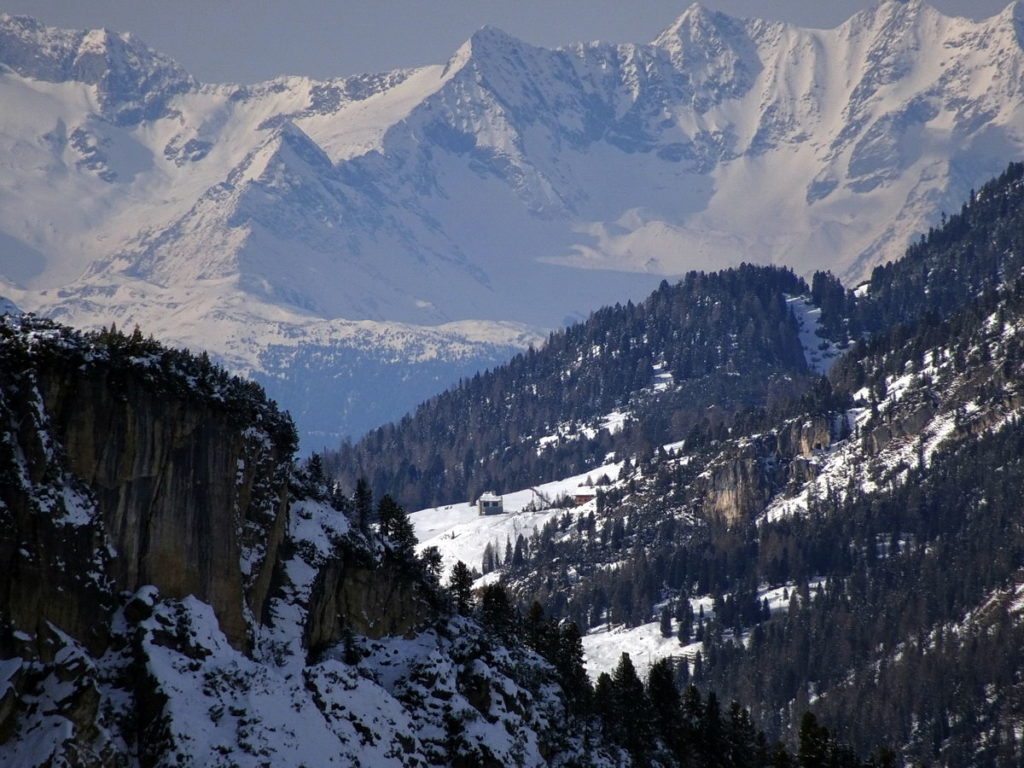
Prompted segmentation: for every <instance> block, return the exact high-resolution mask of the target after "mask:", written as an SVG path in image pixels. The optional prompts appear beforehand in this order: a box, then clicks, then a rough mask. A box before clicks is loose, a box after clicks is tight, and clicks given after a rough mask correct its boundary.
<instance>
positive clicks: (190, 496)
mask: <svg viewBox="0 0 1024 768" xmlns="http://www.w3.org/2000/svg"><path fill="white" fill-rule="evenodd" d="M53 333H55V334H57V332H53ZM63 341H65V340H64V339H61V338H60V336H59V334H57V335H54V336H53V337H52V338H50V339H46V340H43V341H41V342H40V343H39V344H37V345H36V346H35V347H34V348H33V347H29V348H28V349H27V350H25V351H26V352H27V353H28V356H29V360H30V361H31V362H32V366H31V368H28V369H25V370H23V371H22V372H21V373H20V375H18V376H17V378H16V379H15V382H12V383H10V384H9V385H8V387H7V389H6V390H5V394H6V398H5V400H6V405H7V407H8V409H9V412H10V416H11V417H17V422H16V423H17V425H18V426H19V428H18V430H17V433H16V438H15V442H14V444H13V445H12V446H11V447H12V448H13V451H14V454H15V455H14V456H13V457H12V459H13V461H14V464H15V466H14V467H11V468H10V471H12V472H14V473H17V472H18V471H21V472H24V473H26V474H27V476H28V478H29V479H30V480H31V481H32V482H33V483H35V484H37V487H38V485H39V484H42V485H43V486H44V487H45V486H47V485H50V486H51V487H50V489H49V490H50V491H52V492H53V493H57V494H59V493H60V489H59V485H60V484H61V483H65V484H66V483H68V482H72V483H73V484H74V487H76V488H77V489H78V493H79V494H80V496H79V497H76V498H75V499H73V500H69V499H68V498H67V496H66V494H65V496H64V498H63V500H61V497H60V495H58V496H57V501H56V504H57V506H58V507H59V506H63V507H64V510H65V515H70V516H72V517H73V516H74V515H76V514H79V515H86V516H88V518H89V526H87V527H86V529H85V530H87V531H88V534H85V533H84V532H82V530H81V529H79V528H78V527H74V526H64V529H66V530H65V531H64V532H62V531H60V530H54V531H50V532H48V533H46V534H45V535H44V534H43V533H42V531H43V530H44V529H45V526H43V525H42V524H41V523H40V521H39V512H40V509H39V506H38V500H37V499H32V498H30V497H27V496H24V495H23V491H22V490H21V489H18V488H16V487H14V486H10V487H8V489H7V491H6V493H5V496H7V497H8V498H5V505H6V508H7V509H6V511H7V512H8V514H9V515H12V516H13V517H14V519H15V525H14V526H13V529H11V530H9V531H8V535H9V536H10V537H11V539H13V541H12V542H11V548H12V560H11V562H12V564H13V570H14V573H15V577H14V579H13V580H12V581H11V583H10V590H9V592H10V595H12V598H11V599H13V600H25V599H26V596H27V595H32V594H36V593H39V590H40V589H47V588H46V587H44V586H43V585H45V583H46V579H47V578H49V577H48V576H47V575H45V574H40V573H39V570H40V566H44V563H43V562H41V561H39V559H38V556H37V553H38V552H39V551H41V550H42V551H49V550H50V549H53V548H56V550H54V557H55V558H56V559H57V560H58V561H62V562H64V563H81V562H83V560H82V555H85V554H86V553H88V554H89V561H90V562H92V563H93V564H94V565H95V567H96V576H97V578H100V577H101V578H102V580H105V581H106V582H107V583H109V586H110V588H111V589H113V590H114V591H115V593H116V592H123V591H128V592H135V591H137V590H138V589H140V588H141V587H143V586H145V585H148V584H153V585H156V586H158V587H159V589H160V590H161V592H162V593H163V594H165V595H167V596H169V597H176V598H183V597H185V596H187V595H194V596H196V597H197V598H199V599H200V600H202V601H204V602H206V603H208V604H210V605H211V606H213V608H214V611H215V612H216V614H217V618H218V621H219V622H220V625H221V627H222V628H223V630H224V632H225V634H226V635H227V636H228V638H230V640H231V642H232V644H233V645H235V646H236V647H239V648H243V647H246V646H247V645H248V644H249V642H250V638H249V626H248V623H247V620H246V614H247V613H249V614H250V615H252V616H259V615H261V613H262V611H263V607H264V603H265V601H266V596H267V590H268V585H269V579H270V573H271V571H272V568H273V564H274V556H275V554H276V550H277V547H278V546H279V544H280V541H281V537H282V535H283V530H284V529H283V520H284V515H285V514H286V512H287V505H286V496H285V494H286V489H287V477H288V470H289V467H290V452H289V451H290V448H289V446H287V445H285V444H281V443H280V442H279V441H276V440H275V438H274V436H272V435H270V434H268V433H267V432H265V431H263V430H260V429H258V428H257V429H250V430H246V431H240V430H239V429H238V428H237V426H236V425H235V424H233V423H232V415H231V411H230V404H229V403H225V402H223V397H222V398H221V399H220V401H218V399H217V398H208V397H203V396H202V395H200V394H199V393H197V392H188V391H185V390H182V391H178V392H175V391H173V389H171V388H170V387H169V381H163V380H160V379H158V378H154V377H153V376H151V375H148V371H147V369H146V367H145V366H143V365H140V364H139V362H140V361H141V360H142V358H137V359H135V361H134V362H125V361H122V363H121V365H118V366H111V365H109V361H108V360H105V359H103V357H102V356H98V359H89V356H88V354H87V353H86V352H85V350H87V349H88V348H87V347H85V346H83V347H75V346H74V345H62V342H63ZM126 353H127V354H130V352H128V351H126ZM19 412H20V413H19ZM12 421H13V418H12ZM12 426H13V425H12ZM19 453H20V456H19V455H18V454H19ZM69 507H70V509H69ZM72 532H73V533H72ZM33 534H34V535H36V536H39V537H41V539H37V540H36V544H37V545H38V546H36V547H24V546H21V544H24V543H25V542H24V541H22V540H21V539H24V537H26V536H32V535H33ZM65 534H66V535H65ZM15 544H17V545H18V546H15ZM68 547H72V548H73V551H66V550H67V548H68ZM58 553H59V554H58ZM51 559H52V558H51ZM43 570H48V569H47V568H45V567H43ZM54 590H55V591H56V592H57V593H58V595H57V596H56V597H57V599H50V598H48V599H45V600H43V599H42V595H41V594H40V599H39V601H38V602H36V601H33V606H34V607H33V608H32V609H26V610H27V612H28V613H29V614H31V615H33V616H34V621H35V623H36V624H45V623H46V622H52V623H54V624H56V625H57V626H59V627H62V628H64V631H66V632H68V633H70V634H71V635H73V636H75V637H85V636H86V635H87V634H88V632H90V631H92V629H93V625H94V624H95V614H94V612H93V611H94V608H95V607H96V605H95V601H93V600H90V601H87V602H86V608H85V615H84V616H81V617H79V618H77V619H76V618H73V617H69V616H66V615H64V614H63V613H62V612H60V611H62V610H63V609H59V608H58V609H57V610H58V612H57V613H51V611H53V610H54V607H55V606H61V605H62V604H63V603H64V602H65V599H71V600H72V601H74V600H76V599H77V595H76V593H77V592H78V590H74V591H72V592H71V593H69V592H68V588H67V586H64V587H63V588H62V589H61V588H57V587H55V588H54ZM47 591H50V590H48V589H47ZM63 595H68V598H64V597H63ZM50 597H53V596H50Z"/></svg>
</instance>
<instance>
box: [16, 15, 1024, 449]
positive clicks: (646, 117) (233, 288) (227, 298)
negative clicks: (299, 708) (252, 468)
mask: <svg viewBox="0 0 1024 768" xmlns="http://www.w3.org/2000/svg"><path fill="white" fill-rule="evenodd" d="M1022 14H1024V11H1022V10H1021V7H1020V6H1019V5H1018V4H1016V3H1014V4H1011V5H1010V6H1008V7H1007V8H1006V10H1005V11H1003V12H1002V13H1001V14H999V15H998V16H995V17H993V18H991V19H988V20H984V21H981V22H971V21H968V20H965V19H959V18H949V17H946V16H943V15H942V14H940V13H938V12H937V11H935V10H934V9H932V8H930V7H929V6H927V5H925V4H924V3H922V2H920V1H919V0H911V1H910V2H895V0H887V1H886V2H883V3H881V4H880V5H877V6H875V7H874V8H871V9H869V10H866V11H863V12H862V13H859V14H857V15H856V16H854V17H853V18H851V19H850V20H848V21H847V22H846V23H844V24H843V25H841V26H840V27H838V28H836V29H833V30H805V29H800V28H796V27H793V26H789V25H786V24H782V23H775V22H764V21H757V20H739V19H733V18H730V17H728V16H725V15H723V14H720V13H715V12H711V11H709V10H707V9H704V8H702V7H700V6H699V5H694V6H692V7H690V8H689V9H687V10H686V11H685V12H684V13H683V14H682V15H681V16H680V17H679V19H678V20H676V21H675V22H674V23H673V24H671V25H670V26H669V27H668V28H667V29H666V30H665V31H664V32H663V33H662V34H661V35H659V36H658V38H657V39H656V40H655V41H654V42H653V43H651V44H648V45H609V44H603V43H589V44H580V45H575V46H570V47H566V48H564V49H558V50H547V49H542V48H537V47H533V46H530V45H527V44H525V43H523V42H521V41H518V40H515V39H514V38H511V37H510V36H508V35H506V34H504V33H503V32H501V31H500V30H496V29H492V28H484V29H482V30H480V31H479V32H477V33H476V34H474V35H473V37H472V38H471V39H470V40H469V41H467V42H466V43H465V44H464V45H463V46H462V47H461V48H460V49H459V50H458V51H456V53H455V54H454V55H453V56H452V58H451V59H450V60H449V61H448V62H446V63H445V64H443V65H441V64H439V65H435V66H428V67H424V68H421V69H416V70H407V71H396V72H391V73H385V74H382V75H373V76H359V77H350V78H342V79H336V80H329V81H313V80H310V79H308V78H301V77H288V78H280V79H277V80H273V81H270V82H266V83H261V84H257V85H252V86H236V85H201V84H198V83H196V82H195V81H194V80H192V79H191V78H190V77H189V76H188V75H187V74H186V73H184V72H183V71H181V69H180V68H178V67H177V66H176V65H175V64H174V63H173V62H171V61H169V60H168V59H166V58H165V57H162V56H160V55H159V54H156V53H154V52H152V51H150V50H149V49H147V48H146V47H145V46H143V45H141V44H140V43H138V42H137V41H135V40H134V39H133V38H131V37H130V36H128V35H118V34H115V33H111V32H108V31H105V30H98V31H91V32H68V31H62V30H54V29H49V28H46V27H43V26H41V25H39V24H37V23H36V22H33V21H31V20H28V19H25V18H21V17H9V16H4V17H2V18H0V64H2V65H3V68H2V70H0V99H2V101H3V103H4V105H5V107H6V108H5V109H4V110H3V114H2V115H0V158H2V161H3V164H4V169H3V170H4V172H3V174H2V175H0V278H2V280H0V290H2V291H3V292H4V293H5V294H7V295H9V296H11V298H13V299H14V300H15V301H16V302H17V303H18V304H19V305H20V306H22V307H23V308H25V309H27V310H30V311H36V312H43V313H46V314H50V315H54V316H57V317H60V318H61V319H62V320H65V321H67V322H73V323H76V324H79V325H82V326H93V327H95V326H100V325H104V324H108V323H109V322H110V321H112V320H116V321H117V322H118V323H119V324H120V325H122V326H123V325H126V324H127V325H131V324H134V323H139V324H140V325H141V326H142V327H143V328H144V329H145V330H147V331H152V332H153V333H155V334H157V335H158V336H160V337H162V338H164V339H167V340H170V341H173V342H176V343H182V344H189V345H191V346H193V347H195V346H202V347H204V348H207V349H209V350H210V351H211V352H213V353H215V354H216V355H218V356H220V357H221V358H222V359H224V360H226V361H228V362H229V363H230V364H231V365H232V366H233V367H235V368H236V369H238V370H241V371H246V372H250V373H255V374H257V375H261V376H262V377H263V378H264V380H265V382H266V383H268V384H270V385H271V388H272V391H273V393H274V394H277V395H279V396H281V397H282V399H286V398H285V396H287V398H288V399H286V404H287V405H289V406H290V407H293V408H295V409H297V410H300V411H301V410H303V408H304V406H303V405H302V403H308V402H311V401H315V400H316V399H317V398H318V397H320V396H321V395H322V394H323V393H324V392H326V391H328V390H329V388H330V386H331V382H332V380H333V376H334V372H331V371H328V372H326V373H324V374H323V375H322V376H321V378H320V380H315V378H316V377H315V376H311V373H310V371H311V370H315V369H316V367H315V366H306V367H300V369H299V370H298V371H296V370H292V369H291V368H290V367H289V366H287V365H285V364H283V363H282V362H281V356H280V355H276V354H268V353H267V345H268V342H269V343H272V342H270V340H272V339H275V338H281V337H284V338H287V340H288V341H287V343H286V344H285V346H287V347H290V348H295V349H302V350H306V351H308V353H309V357H310V358H314V357H316V356H317V355H318V354H320V351H321V350H323V349H324V345H323V343H322V340H323V339H324V338H325V337H329V338H330V339H331V344H330V345H329V346H328V352H329V353H330V352H331V350H333V351H334V353H336V352H337V350H338V349H344V350H345V354H346V355H348V356H349V357H358V358H359V359H360V360H362V361H363V363H360V364H359V365H357V366H356V367H355V368H354V369H353V370H354V371H355V373H354V378H355V379H357V380H358V378H359V371H360V370H361V368H360V367H359V366H361V365H363V364H364V363H365V364H366V365H368V366H371V367H372V366H376V365H377V364H378V362H379V361H378V360H377V358H376V356H375V355H376V350H377V349H378V348H379V347H380V346H381V345H382V344H383V345H384V346H385V347H387V348H388V350H389V351H388V352H386V353H385V355H386V357H387V358H388V359H394V358H396V357H397V358H400V359H401V360H402V361H403V362H409V361H410V360H412V361H421V360H423V359H429V360H430V362H431V364H432V365H435V366H437V370H436V371H434V372H433V373H432V374H431V377H436V378H437V383H438V385H439V386H440V385H441V384H443V383H445V382H448V381H451V380H452V379H453V378H454V377H455V376H457V375H459V374H460V373H464V372H466V371H467V370H468V369H470V368H471V367H473V366H480V365H486V364H489V363H492V362H495V361H497V360H499V359H501V358H502V357H503V356H507V355H508V353H509V352H510V351H511V350H513V349H517V348H522V346H524V345H525V343H527V342H528V341H530V340H533V339H535V337H532V336H530V335H529V334H528V332H527V329H528V328H534V329H537V328H541V329H542V328H550V327H553V326H556V325H559V324H561V323H562V322H563V321H564V320H565V319H566V318H567V317H579V316H580V315H581V314H583V313H586V312H587V311H589V310H591V309H594V308H596V307H597V306H600V305H601V304H606V303H611V302H613V301H616V300H621V299H624V298H627V297H630V296H632V297H637V296H639V295H640V294H642V293H644V292H646V291H647V290H648V289H650V288H652V287H653V286H654V284H655V282H656V280H657V277H658V276H661V275H673V274H679V273H680V272H682V271H685V270H687V269H690V268H694V267H701V268H704V267H721V266H726V265H729V264H735V263H737V262H739V261H741V260H747V261H760V262H765V261H773V262H784V263H787V264H790V265H793V266H794V267H796V268H797V269H798V270H799V271H805V270H811V269H813V268H816V267H828V268H830V269H832V271H833V272H836V273H844V274H846V275H850V276H861V275H864V274H865V273H866V272H867V271H868V270H869V269H870V268H871V266H872V265H874V264H876V263H879V262H880V261H884V260H885V259H887V258H891V257H895V256H897V255H898V254H899V253H900V251H901V249H902V247H903V246H904V245H905V244H906V242H907V241H908V240H909V239H910V238H911V237H913V236H914V234H915V233H917V232H919V231H921V230H922V229H925V228H927V226H928V225H930V224H931V223H933V222H934V221H935V219H936V217H937V215H938V212H939V211H940V210H941V209H944V208H945V209H949V208H951V207H952V205H953V204H954V203H955V202H956V201H959V200H961V199H963V198H965V197H966V196H967V192H968V189H969V188H970V187H971V186H972V185H975V184H978V183H979V182H980V181H981V180H982V179H984V178H986V177H988V176H990V175H993V174H994V173H995V172H996V171H997V170H998V169H1000V168H1001V167H1003V165H1004V164H1005V162H1006V160H1007V159H1009V158H1012V157H1014V156H1017V155H1019V154H1021V146H1022V141H1024V138H1022V137H1021V135H1020V132H1019V130H1018V129H1017V126H1019V125H1021V124H1022V120H1021V118H1022V117H1024V115H1022V114H1021V85H1020V83H1021V82H1022V79H1021V77H1020V75H1021V73H1022V68H1024V67H1022V63H1024V53H1022V49H1021V42H1020V41H1021V33H1022V30H1024V20H1022ZM342 321H353V322H355V321H359V322H360V323H362V325H360V326H359V330H358V332H356V331H354V330H353V326H352V325H351V323H345V322H342ZM396 322H398V323H403V324H404V325H402V326H401V327H400V328H396V326H395V325H394V323H396ZM453 322H460V323H463V325H459V326H452V325H445V324H450V323H453ZM339 323H340V326H339ZM465 323H471V324H470V325H466V324H465ZM509 323H515V324H518V325H509ZM438 326H442V327H441V328H438ZM339 327H341V328H342V330H341V331H340V333H339V330H338V329H339ZM439 333H441V334H442V335H443V336H444V338H445V339H446V340H447V346H446V349H441V348H440V347H439V346H438V345H437V344H436V340H437V338H438V334H439ZM357 337H358V338H357ZM399 338H400V339H401V341H400V342H399V341H398V339H399ZM406 344H411V345H413V347H414V351H412V352H407V351H406ZM441 346H445V345H441ZM426 347H431V348H432V349H433V350H434V352H433V353H431V354H429V355H426V356H424V354H423V352H422V350H423V349H424V348H426ZM329 356H330V355H329ZM460 366H461V367H460ZM417 370H418V367H417V366H416V365H413V366H412V367H411V368H410V369H409V370H403V371H401V372H400V373H399V374H398V375H396V376H394V377H393V378H395V379H401V380H407V381H415V380H418V379H421V378H422V377H420V376H418V375H417V373H416V371H417ZM300 379H305V381H303V382H302V383H298V382H299V380H300ZM282 382H283V383H282ZM278 383H281V384H280V387H278ZM296 388H298V389H305V390H307V392H306V394H304V395H303V396H302V397H303V398H304V399H303V400H300V401H293V400H291V399H290V398H292V397H294V396H295V391H294V390H295V389H296ZM423 394H425V393H423V392H420V393H419V396H422V395H423ZM368 396H369V393H355V395H354V398H355V401H358V402H360V403H361V402H365V398H366V397H368ZM400 399H401V398H400ZM414 399H415V398H413V397H411V396H410V395H409V393H406V396H405V397H404V399H402V403H401V404H400V405H399V403H398V402H397V401H396V402H395V403H391V404H390V408H389V409H386V410H387V411H388V412H387V413H386V414H385V416H384V417H385V418H387V417H390V416H393V415H395V414H396V413H397V412H398V411H399V410H401V409H403V408H404V407H407V406H408V405H409V404H411V402H413V401H414ZM324 410H325V411H326V410H331V411H334V412H337V411H338V408H337V405H336V404H332V405H331V407H330V408H329V409H324ZM351 410H353V411H359V410H360V407H359V406H356V407H354V408H353V409H351ZM311 413H312V412H311ZM326 415H327V414H326V413H324V412H321V413H319V414H318V417H324V416H326ZM345 419H346V417H344V416H343V417H342V418H341V419H338V418H335V419H334V421H333V423H330V424H326V425H325V428H326V429H327V430H328V431H349V432H351V431H355V430H356V429H358V428H362V427H365V426H369V424H366V423H358V424H357V423H356V420H352V419H349V420H345ZM311 425H312V419H311V421H310V423H309V425H308V426H311Z"/></svg>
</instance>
